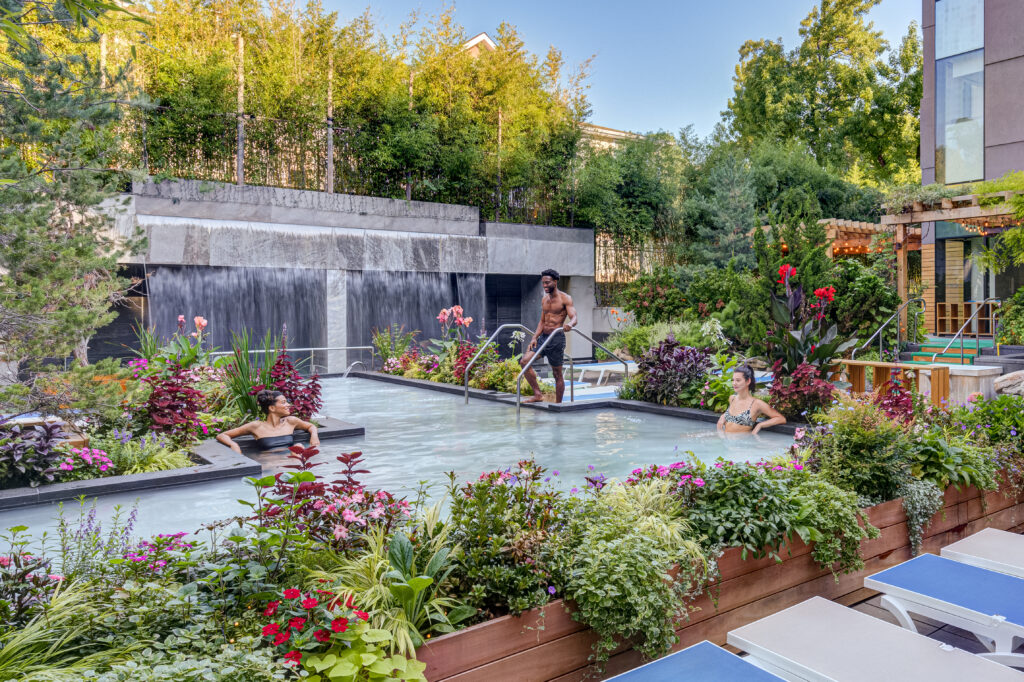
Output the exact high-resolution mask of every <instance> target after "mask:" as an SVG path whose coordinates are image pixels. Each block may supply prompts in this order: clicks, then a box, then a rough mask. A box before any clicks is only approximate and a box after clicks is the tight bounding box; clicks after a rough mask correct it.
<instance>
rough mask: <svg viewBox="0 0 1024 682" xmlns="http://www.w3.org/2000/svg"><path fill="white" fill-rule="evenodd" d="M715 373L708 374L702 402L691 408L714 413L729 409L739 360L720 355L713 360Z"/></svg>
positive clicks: (701, 397) (702, 389)
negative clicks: (733, 378) (733, 377)
mask: <svg viewBox="0 0 1024 682" xmlns="http://www.w3.org/2000/svg"><path fill="white" fill-rule="evenodd" d="M713 363H714V366H715V370H716V371H715V372H708V374H707V376H706V377H705V381H704V386H703V388H701V389H700V402H699V403H698V404H696V405H690V407H699V408H701V409H705V410H711V411H712V412H725V411H726V410H727V409H729V398H730V397H731V396H732V394H733V390H732V375H733V372H734V371H735V369H736V366H737V365H738V364H739V359H738V358H735V357H732V356H730V355H728V354H726V353H718V354H716V355H715V357H714V359H713Z"/></svg>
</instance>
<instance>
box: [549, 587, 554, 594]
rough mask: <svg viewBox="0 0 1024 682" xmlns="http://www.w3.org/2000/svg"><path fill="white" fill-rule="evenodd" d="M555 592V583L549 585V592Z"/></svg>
mask: <svg viewBox="0 0 1024 682" xmlns="http://www.w3.org/2000/svg"><path fill="white" fill-rule="evenodd" d="M554 593H555V586H554V585H548V594H554Z"/></svg>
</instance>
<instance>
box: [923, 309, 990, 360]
mask: <svg viewBox="0 0 1024 682" xmlns="http://www.w3.org/2000/svg"><path fill="white" fill-rule="evenodd" d="M986 303H998V304H999V306H1000V307H1002V303H1003V299H1001V298H986V299H985V300H984V301H982V302H981V304H980V305H978V309H977V310H975V311H974V312H973V313H971V316H970V317H968V318H967V321H966V322H964V325H963V326H962V327H960V330H959V331H957V333H956V334H954V335H953V338H952V339H950V340H949V343H947V344H946V347H945V348H943V349H942V350H940V351H936V352H935V353H934V354H933V355H932V362H935V358H936V357H938V356H939V354H943V353H945V352H946V351H947V350H949V348H950V346H952V345H953V344H954V343H956V340H957V338H959V339H960V364H961V365H962V364H964V337H963V334H964V330H965V329H967V325H969V324H970V323H971V321H972V320H973V319H974V318H976V317H977V316H978V313H980V312H981V310H982V308H984V307H985V304H986ZM997 324H998V323H997ZM992 333H993V335H994V334H995V328H994V327H993V329H992ZM980 350H981V349H980V348H979V349H978V351H979V352H980Z"/></svg>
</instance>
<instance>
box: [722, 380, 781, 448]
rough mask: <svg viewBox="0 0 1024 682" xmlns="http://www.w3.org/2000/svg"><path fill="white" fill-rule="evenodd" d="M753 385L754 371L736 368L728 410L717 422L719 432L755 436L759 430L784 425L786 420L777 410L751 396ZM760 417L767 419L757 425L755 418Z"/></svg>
mask: <svg viewBox="0 0 1024 682" xmlns="http://www.w3.org/2000/svg"><path fill="white" fill-rule="evenodd" d="M754 384H755V380H754V370H752V369H750V368H749V367H747V366H746V365H742V366H741V367H738V368H737V369H736V371H735V372H733V373H732V390H733V393H734V394H733V395H732V396H730V397H729V408H728V409H727V410H726V411H725V414H723V415H722V416H721V417H720V418H719V420H718V430H719V431H724V432H725V433H745V432H752V433H754V434H755V435H756V434H757V432H758V431H760V430H761V429H766V428H768V427H769V426H775V425H776V424H785V423H786V418H785V417H783V416H782V415H781V414H779V412H778V410H776V409H774V408H772V407H771V406H770V405H769V404H768V403H766V402H765V401H763V400H758V399H757V398H755V397H754V396H753V395H751V393H752V392H753V390H754ZM761 416H764V417H768V418H767V419H766V420H765V421H763V422H761V423H758V422H757V418H758V417H761Z"/></svg>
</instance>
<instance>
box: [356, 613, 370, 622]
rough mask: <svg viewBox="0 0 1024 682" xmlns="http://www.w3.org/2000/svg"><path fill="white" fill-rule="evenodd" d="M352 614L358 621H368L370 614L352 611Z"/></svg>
mask: <svg viewBox="0 0 1024 682" xmlns="http://www.w3.org/2000/svg"><path fill="white" fill-rule="evenodd" d="M353 613H355V614H356V618H359V619H360V620H363V621H367V620H370V614H368V613H367V612H366V611H354V612H353Z"/></svg>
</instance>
